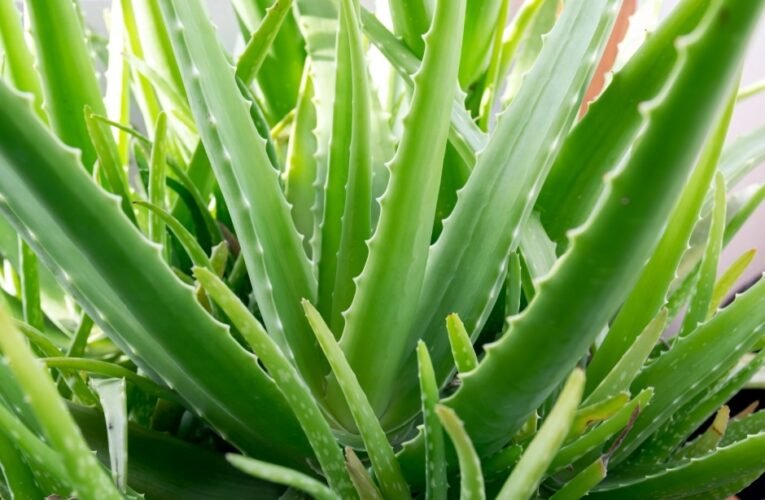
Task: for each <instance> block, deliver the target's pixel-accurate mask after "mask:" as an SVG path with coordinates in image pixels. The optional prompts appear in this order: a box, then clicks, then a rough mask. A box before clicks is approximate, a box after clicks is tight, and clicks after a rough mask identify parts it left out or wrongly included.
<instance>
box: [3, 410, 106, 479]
mask: <svg viewBox="0 0 765 500" xmlns="http://www.w3.org/2000/svg"><path fill="white" fill-rule="evenodd" d="M57 397H58V396H57ZM0 424H2V425H0V433H2V434H3V436H4V437H5V438H6V439H10V440H11V442H12V443H13V445H14V446H15V448H16V449H15V450H14V453H16V455H17V456H18V455H19V452H20V454H22V455H23V456H24V458H25V459H26V461H27V462H26V463H27V464H28V465H29V467H30V468H32V470H33V471H34V469H35V468H37V469H39V470H41V471H45V473H46V474H47V476H48V478H47V481H46V483H48V484H46V485H44V486H49V487H52V488H53V491H56V492H61V493H71V492H72V485H71V484H70V482H69V481H70V480H69V472H68V471H67V470H66V468H65V466H64V463H63V460H62V458H61V456H60V455H59V454H58V453H56V452H55V451H53V450H52V449H51V448H50V447H49V446H48V445H47V444H46V443H44V442H43V441H42V440H41V439H40V438H38V437H37V436H36V435H35V433H33V432H32V431H31V430H29V428H27V427H26V426H25V425H24V424H23V423H21V422H20V421H19V419H18V418H16V416H15V415H13V414H12V413H11V412H10V411H9V410H8V409H7V408H6V407H5V406H3V405H0ZM88 453H90V452H89V451H88ZM3 466H5V463H3ZM35 479H36V480H37V481H38V483H42V481H41V479H42V478H41V477H39V475H36V477H35ZM107 480H108V479H107ZM41 486H43V485H41Z"/></svg>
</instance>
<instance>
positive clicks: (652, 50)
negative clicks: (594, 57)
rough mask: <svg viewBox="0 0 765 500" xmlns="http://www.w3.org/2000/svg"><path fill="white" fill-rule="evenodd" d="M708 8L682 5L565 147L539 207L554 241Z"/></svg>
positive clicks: (582, 210)
mask: <svg viewBox="0 0 765 500" xmlns="http://www.w3.org/2000/svg"><path fill="white" fill-rule="evenodd" d="M551 3H556V2H554V1H553V2H551ZM709 5H710V0H685V1H683V2H682V3H680V4H679V5H678V6H677V7H676V8H675V9H674V10H673V11H672V13H671V14H670V15H669V17H668V18H667V19H666V20H665V21H664V22H663V23H662V24H661V25H660V26H659V28H658V29H657V30H656V31H655V32H654V33H653V34H652V35H651V36H650V37H648V39H647V40H646V41H645V43H644V44H643V45H642V46H641V47H640V49H638V51H637V52H636V53H635V55H634V56H633V57H632V58H631V59H630V60H629V61H628V62H627V64H626V65H625V66H624V68H622V69H621V70H620V71H619V72H617V73H616V74H615V75H614V77H613V81H611V83H610V84H609V85H608V87H607V88H606V89H605V91H604V92H603V94H602V95H601V96H600V97H599V98H598V99H597V100H596V101H595V102H594V103H593V104H592V105H591V106H590V108H589V109H588V111H587V114H586V115H584V118H582V120H581V121H580V122H579V123H578V124H577V125H576V127H575V128H574V129H573V131H572V132H571V134H570V135H569V137H568V138H567V139H566V141H565V142H564V144H563V147H562V149H561V152H560V154H559V155H558V157H557V158H556V159H555V162H554V163H553V166H552V167H551V169H550V175H549V176H548V178H547V180H546V182H545V185H544V187H543V188H542V192H541V193H540V194H539V200H538V202H537V210H539V212H540V215H541V217H542V223H543V224H544V226H545V228H546V229H547V231H548V234H549V235H550V237H551V238H552V239H553V240H554V241H556V242H559V243H560V242H564V241H565V240H567V239H568V237H567V236H566V232H567V231H569V230H571V229H574V228H575V227H577V226H579V225H581V224H582V223H584V222H585V220H586V219H587V217H588V216H589V214H590V213H591V212H592V210H593V208H594V207H595V204H596V202H597V200H598V198H599V196H600V193H601V192H602V189H603V187H604V185H605V184H604V182H603V176H604V175H605V174H606V173H607V172H608V171H609V170H611V169H613V168H615V167H617V165H618V163H619V159H620V158H622V157H623V156H624V154H625V153H626V151H627V150H628V148H629V147H630V146H631V145H632V143H633V141H634V139H635V137H636V135H637V134H638V132H639V130H640V126H641V124H642V123H643V115H642V114H641V113H640V111H639V110H638V107H637V106H635V103H636V102H641V101H645V100H647V99H651V98H652V97H654V96H656V95H657V94H658V93H659V91H660V90H661V89H662V87H663V86H664V85H665V82H666V81H667V78H668V77H669V76H670V74H671V72H672V69H673V68H674V67H675V66H676V64H677V59H678V56H677V52H676V50H675V48H674V45H673V42H674V40H676V39H677V38H678V37H679V36H682V35H684V34H687V33H689V32H691V31H693V29H694V28H695V27H696V26H697V25H698V23H699V21H700V20H701V18H702V16H703V15H704V12H705V10H706V8H708V7H709ZM710 180H711V179H710ZM654 314H655V313H654ZM651 316H653V314H651ZM649 317H650V316H649ZM646 323H647V320H646ZM589 382H590V383H592V382H593V379H592V378H590V379H589Z"/></svg>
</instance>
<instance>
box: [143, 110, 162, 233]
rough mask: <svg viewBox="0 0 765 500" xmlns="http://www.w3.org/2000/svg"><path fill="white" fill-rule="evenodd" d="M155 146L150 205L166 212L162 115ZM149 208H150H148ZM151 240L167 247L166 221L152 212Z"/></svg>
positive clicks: (158, 122)
mask: <svg viewBox="0 0 765 500" xmlns="http://www.w3.org/2000/svg"><path fill="white" fill-rule="evenodd" d="M154 130H155V132H154V145H153V147H152V149H151V163H150V165H149V203H150V204H151V205H153V206H154V207H156V208H157V209H159V210H162V211H164V210H165V203H166V195H165V178H166V177H167V173H166V171H167V144H166V141H167V116H166V115H165V114H164V113H160V114H159V117H158V118H157V124H156V125H155V126H154ZM147 208H148V207H147ZM149 239H150V240H151V241H153V242H155V243H157V244H158V245H160V246H161V247H165V245H166V240H167V236H166V232H165V221H164V219H163V218H162V216H161V215H160V214H159V213H158V212H156V211H154V210H152V211H151V214H150V216H149Z"/></svg>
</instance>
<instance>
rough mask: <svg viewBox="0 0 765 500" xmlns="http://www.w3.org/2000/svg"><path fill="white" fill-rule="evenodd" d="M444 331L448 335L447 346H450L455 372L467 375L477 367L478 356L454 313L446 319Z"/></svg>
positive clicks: (460, 321)
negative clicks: (455, 367)
mask: <svg viewBox="0 0 765 500" xmlns="http://www.w3.org/2000/svg"><path fill="white" fill-rule="evenodd" d="M446 331H447V332H448V334H449V344H450V345H451V346H452V356H453V357H454V363H455V365H456V366H457V371H458V372H460V373H467V372H469V371H471V370H473V369H475V367H476V366H478V356H476V354H475V349H474V348H473V342H472V341H471V340H470V336H469V335H468V333H467V331H466V330H465V325H464V324H462V320H460V317H459V315H457V314H456V313H454V314H450V315H449V316H447V317H446Z"/></svg>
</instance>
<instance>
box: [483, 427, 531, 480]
mask: <svg viewBox="0 0 765 500" xmlns="http://www.w3.org/2000/svg"><path fill="white" fill-rule="evenodd" d="M534 432H536V429H534ZM522 454H523V446H521V445H519V444H513V445H510V446H508V447H506V448H504V449H502V450H500V451H499V452H497V453H495V454H494V455H491V456H490V457H487V458H485V459H484V460H483V475H484V476H485V477H486V478H487V479H489V480H491V479H493V478H494V477H495V476H499V475H503V474H504V477H507V476H508V473H509V471H510V470H511V469H512V468H513V467H515V465H516V464H517V463H518V460H520V459H521V455H522Z"/></svg>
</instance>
